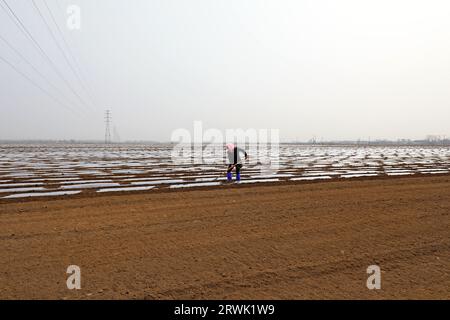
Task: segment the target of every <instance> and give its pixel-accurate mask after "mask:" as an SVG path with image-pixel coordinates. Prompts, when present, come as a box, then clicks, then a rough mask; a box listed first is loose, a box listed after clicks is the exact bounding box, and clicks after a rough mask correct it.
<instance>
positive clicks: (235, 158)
mask: <svg viewBox="0 0 450 320" xmlns="http://www.w3.org/2000/svg"><path fill="white" fill-rule="evenodd" d="M226 149H227V156H228V170H227V181H228V182H230V181H231V180H232V179H233V173H232V171H233V169H234V168H236V181H240V180H241V169H242V158H241V155H242V154H243V155H244V156H245V160H247V159H248V154H247V152H245V150H244V149H241V148H238V147H237V146H235V145H234V144H232V143H228V144H227V145H226Z"/></svg>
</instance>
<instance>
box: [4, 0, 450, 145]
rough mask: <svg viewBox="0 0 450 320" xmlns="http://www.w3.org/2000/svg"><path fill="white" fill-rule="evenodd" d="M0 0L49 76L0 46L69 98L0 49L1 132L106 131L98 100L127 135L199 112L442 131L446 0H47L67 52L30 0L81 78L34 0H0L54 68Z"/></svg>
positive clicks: (447, 63)
mask: <svg viewBox="0 0 450 320" xmlns="http://www.w3.org/2000/svg"><path fill="white" fill-rule="evenodd" d="M3 1H4V0H0V4H1V5H2V6H3V8H0V36H1V37H3V38H4V39H5V40H6V41H7V42H8V43H9V44H10V45H12V46H13V47H14V48H15V49H16V50H18V51H19V52H20V53H21V54H22V55H23V56H24V57H25V58H26V59H27V60H28V61H29V62H30V63H31V64H32V66H33V67H34V68H35V69H36V70H38V71H39V72H40V74H41V75H43V76H44V77H45V79H46V80H45V79H44V78H42V77H41V76H40V75H39V74H38V73H36V71H35V70H34V69H33V67H31V66H30V65H29V64H27V63H25V62H24V61H23V60H22V59H21V58H20V57H19V55H18V54H17V53H16V52H14V51H13V50H11V48H10V47H8V45H7V44H6V43H5V42H4V41H3V40H2V39H0V57H1V58H3V59H6V61H8V62H9V63H11V64H12V65H13V66H14V67H16V68H17V69H18V70H19V71H20V72H22V73H23V74H25V75H26V76H28V77H29V78H30V79H31V80H32V81H34V82H35V83H36V84H38V85H39V86H40V87H41V88H43V89H44V90H46V91H48V92H49V93H50V94H51V95H52V96H53V97H57V99H58V100H59V101H63V103H64V105H62V104H61V103H57V102H55V101H54V100H52V98H50V97H49V96H48V95H46V94H45V93H43V92H42V91H41V90H40V89H38V88H36V87H35V86H34V85H33V84H31V83H30V82H29V81H28V80H26V79H25V78H24V77H23V76H22V75H20V74H18V73H17V71H15V70H13V69H12V67H11V66H10V65H8V64H7V63H6V62H5V61H4V60H0V111H1V116H0V139H28V138H35V139H38V138H42V139H71V138H73V139H102V138H103V135H104V122H103V113H104V110H105V109H106V108H109V109H111V110H112V115H113V124H114V126H115V127H116V128H117V131H118V133H119V135H120V137H121V139H122V140H163V141H168V140H169V139H170V136H171V133H172V131H173V130H175V129H177V128H187V129H192V127H193V121H194V120H201V121H203V125H204V127H205V128H218V129H220V130H225V129H227V128H243V129H247V128H257V129H259V128H276V129H280V135H281V138H282V140H294V139H299V140H308V139H310V138H311V137H312V136H316V137H317V138H323V139H329V140H333V139H358V138H367V137H369V136H370V137H371V138H372V139H376V138H390V139H396V138H423V137H425V135H427V134H446V135H447V136H450V125H449V120H450V2H449V1H448V0H447V1H446V0H442V1H440V0H428V1H425V0H422V1H417V0H377V1H369V0H339V1H333V0H330V1H326V0H313V1H298V0H283V1H275V0H273V1H262V0H226V1H225V0H215V1H211V0H191V1H182V0H161V1H156V0H133V1H125V0H85V1H82V0H70V1H63V0H61V1H58V2H57V1H56V0H47V1H46V2H47V4H48V7H49V8H50V10H51V11H52V12H53V15H54V17H55V20H56V22H57V23H58V25H59V27H60V28H61V31H62V33H63V35H64V40H65V41H66V42H67V44H68V45H69V47H70V52H69V51H68V50H67V49H66V47H65V45H64V42H63V41H64V40H63V39H62V38H61V37H60V34H59V33H58V30H57V29H56V27H55V24H53V21H52V18H51V16H50V14H49V12H48V11H47V8H46V6H45V3H44V2H43V0H35V3H36V5H37V6H38V8H39V9H40V10H41V13H42V14H43V15H44V18H45V21H46V22H47V23H48V25H49V26H50V28H51V29H52V31H53V32H54V34H55V36H56V37H57V38H56V39H57V40H58V44H59V45H60V46H61V47H62V48H63V49H64V52H65V53H66V57H67V58H68V60H69V61H71V64H72V68H74V69H75V71H76V72H79V73H80V74H79V76H78V77H77V76H76V75H75V74H74V72H73V70H71V68H70V67H69V65H68V64H67V62H66V60H65V58H64V56H63V55H62V53H61V52H60V51H59V49H58V46H57V45H56V44H55V41H54V40H53V38H52V37H51V34H50V33H49V32H48V30H47V28H46V25H45V23H44V21H43V19H42V18H41V17H40V16H39V14H38V11H37V10H36V9H35V8H34V6H33V3H32V1H31V0H6V3H8V4H9V6H10V7H11V9H12V10H13V11H14V12H15V14H16V15H17V17H18V18H19V19H20V20H21V22H22V23H23V24H24V26H25V27H26V28H27V29H28V30H29V32H30V33H31V35H32V36H33V37H34V38H35V40H36V42H37V43H38V44H39V45H40V46H41V48H42V49H43V51H44V52H45V54H46V55H47V56H48V57H49V58H50V60H51V61H52V63H53V64H54V65H55V67H56V68H55V67H53V68H52V66H51V64H50V63H49V62H48V61H47V59H46V58H44V56H43V55H42V54H40V53H39V51H38V50H37V49H36V48H35V47H34V45H33V42H32V41H31V40H30V39H29V38H27V37H26V36H25V34H24V33H22V32H21V31H20V29H19V28H18V27H17V26H16V25H15V24H14V22H13V19H11V18H10V15H9V14H8V9H7V8H6V6H5V3H4V2H3ZM71 4H75V5H78V6H79V7H80V8H81V29H80V30H69V29H68V28H67V26H66V20H67V18H68V16H69V15H68V14H67V13H66V9H67V7H68V6H69V5H71ZM4 9H5V10H4ZM72 56H73V57H74V58H75V59H76V60H77V62H74V61H73V60H72ZM55 69H57V70H58V71H59V73H60V75H62V77H60V76H58V73H57V72H56V71H55ZM78 78H81V81H80V80H79V79H78ZM66 82H67V83H68V84H69V86H70V87H71V88H72V90H73V91H74V92H76V93H77V94H78V95H79V97H80V98H81V99H80V98H78V97H77V96H76V95H75V94H74V93H73V92H72V90H71V89H70V88H69V86H68V85H67V83H66ZM49 83H51V84H49ZM80 100H81V101H84V102H85V104H82V102H81V101H80ZM66 105H67V106H69V107H70V108H71V109H73V110H75V111H74V112H72V111H70V110H68V108H66V107H67V106H66Z"/></svg>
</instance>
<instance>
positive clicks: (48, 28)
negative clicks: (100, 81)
mask: <svg viewBox="0 0 450 320" xmlns="http://www.w3.org/2000/svg"><path fill="white" fill-rule="evenodd" d="M31 2H32V3H33V7H34V8H35V10H36V11H37V13H38V14H39V16H40V17H41V19H42V21H43V22H44V24H45V26H46V28H47V31H48V33H49V34H50V36H51V37H52V39H53V41H54V42H55V44H56V47H57V48H58V49H59V51H60V52H61V54H62V56H63V57H64V60H65V61H66V62H67V65H68V66H69V68H70V69H71V70H72V72H73V74H74V75H75V77H76V78H77V79H78V81H79V82H80V84H81V87H83V89H84V90H85V91H86V88H84V85H83V82H82V81H81V79H80V77H79V76H78V73H77V71H75V69H74V67H73V66H72V63H71V62H70V61H69V59H68V58H67V55H66V53H65V51H64V50H63V48H62V47H61V45H60V44H59V42H58V39H56V36H55V34H54V33H53V31H52V29H51V28H50V25H49V24H48V23H47V20H46V19H45V17H44V15H43V14H42V11H41V9H39V7H38V6H37V5H36V2H35V0H31Z"/></svg>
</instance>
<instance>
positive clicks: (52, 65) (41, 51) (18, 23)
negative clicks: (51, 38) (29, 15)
mask: <svg viewBox="0 0 450 320" xmlns="http://www.w3.org/2000/svg"><path fill="white" fill-rule="evenodd" d="M2 1H3V3H4V4H5V5H6V7H7V8H8V10H9V12H10V13H11V14H12V15H13V17H14V19H15V20H14V19H12V18H11V16H10V18H11V19H12V20H13V21H14V23H15V24H16V25H17V26H18V27H19V29H20V30H21V31H22V33H24V34H25V36H26V37H28V38H29V39H30V40H31V41H32V42H33V44H34V46H35V47H36V48H37V49H38V51H39V53H40V54H41V55H42V56H43V57H44V58H45V59H46V60H47V62H48V63H49V64H50V66H51V67H52V69H53V71H55V73H56V74H57V75H58V76H59V77H60V78H61V79H62V80H63V81H64V83H65V84H66V85H67V87H68V88H69V89H70V91H72V93H73V94H74V95H75V96H76V97H77V98H78V99H79V100H80V102H81V103H82V104H83V105H84V106H87V105H86V103H85V102H84V101H83V99H82V98H81V97H80V95H79V94H78V93H76V92H75V90H73V88H72V86H71V85H70V84H69V82H68V81H67V80H66V79H65V78H64V76H63V75H62V74H61V72H60V71H59V70H58V68H57V67H56V65H55V64H54V63H53V61H52V60H51V59H50V57H49V56H48V55H47V54H46V53H45V51H44V50H43V49H42V47H41V46H40V45H39V43H38V42H37V41H36V39H35V38H34V37H33V35H32V34H31V33H30V32H29V31H28V29H27V28H26V27H25V25H24V24H23V23H22V21H21V20H20V18H19V17H18V16H17V15H16V13H15V12H14V10H13V9H12V8H11V7H10V6H9V4H8V3H7V2H6V0H2ZM2 8H3V10H5V11H6V9H5V8H4V7H3V6H2Z"/></svg>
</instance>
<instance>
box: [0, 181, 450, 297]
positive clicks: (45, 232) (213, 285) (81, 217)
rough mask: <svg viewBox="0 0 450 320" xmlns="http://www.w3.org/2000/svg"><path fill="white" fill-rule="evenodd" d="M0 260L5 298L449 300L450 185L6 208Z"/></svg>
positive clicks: (295, 189)
mask: <svg viewBox="0 0 450 320" xmlns="http://www.w3.org/2000/svg"><path fill="white" fill-rule="evenodd" d="M0 252H1V259H0V298H1V299H28V298H31V299H35V298H40V299H53V298H55V299H103V298H106V299H117V298H125V299H192V298H194V299H197V298H199V299H205V298H208V299H223V298H224V299H235V298H238V299H239V298H245V299H303V298H306V299H311V298H312V299H316V298H318V299H328V298H349V299H371V298H375V299H379V298H394V299H398V298H414V299H415V298H424V299H429V298H437V299H450V176H440V177H420V178H399V179H380V180H365V181H337V182H327V183H312V184H288V185H286V184H284V185H266V186H245V187H244V186H236V187H234V186H232V187H225V188H217V189H212V190H191V191H177V192H152V191H149V192H146V193H140V194H127V195H123V194H122V195H114V196H109V195H105V196H88V197H75V198H67V199H51V200H48V199H39V200H31V201H23V200H22V201H20V200H15V201H2V202H0ZM72 264H74V265H78V266H80V268H81V282H82V283H81V285H82V289H81V290H68V289H67V287H66V279H67V277H68V275H67V274H66V269H67V267H68V266H69V265H72ZM373 264H376V265H379V266H380V267H381V270H382V284H381V285H382V288H381V290H372V291H371V290H368V289H367V287H366V280H367V277H368V275H367V273H366V269H367V267H368V266H369V265H373Z"/></svg>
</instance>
